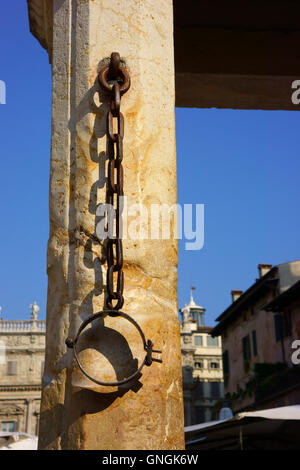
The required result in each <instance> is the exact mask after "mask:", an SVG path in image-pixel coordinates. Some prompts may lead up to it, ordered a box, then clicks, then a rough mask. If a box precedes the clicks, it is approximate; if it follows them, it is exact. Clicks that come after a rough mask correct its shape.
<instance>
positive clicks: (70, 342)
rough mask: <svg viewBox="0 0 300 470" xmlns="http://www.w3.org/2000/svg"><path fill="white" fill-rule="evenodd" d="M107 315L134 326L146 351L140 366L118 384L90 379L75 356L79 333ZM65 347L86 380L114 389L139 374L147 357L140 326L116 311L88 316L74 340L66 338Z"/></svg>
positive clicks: (144, 339)
mask: <svg viewBox="0 0 300 470" xmlns="http://www.w3.org/2000/svg"><path fill="white" fill-rule="evenodd" d="M107 315H110V316H112V317H122V318H125V319H126V320H128V321H129V322H130V323H132V325H134V326H135V327H136V328H137V330H138V332H139V333H140V336H141V338H142V341H143V346H144V349H145V351H147V354H146V356H145V358H144V360H143V362H142V364H141V365H140V367H139V368H138V369H137V370H136V371H135V372H134V373H133V374H132V375H130V376H129V377H127V378H126V379H123V380H119V381H118V382H102V381H101V380H97V379H95V378H94V377H91V376H90V375H89V374H88V373H87V372H86V371H85V370H84V368H83V366H82V365H81V363H80V361H79V358H78V354H77V349H76V343H77V341H78V338H79V336H80V334H81V332H82V331H83V330H84V329H85V327H86V326H87V325H88V324H89V323H91V322H92V321H94V320H97V319H98V318H104V317H106V316H107ZM66 345H67V346H68V348H73V351H74V357H75V359H76V362H77V364H78V367H79V369H80V370H81V372H82V373H83V374H84V375H85V376H86V377H87V378H88V379H90V380H91V381H92V382H95V383H96V384H98V385H104V386H110V387H114V386H118V385H123V384H126V383H127V382H129V381H130V380H132V379H134V378H135V377H136V376H137V375H138V374H139V373H140V371H141V370H142V368H143V367H144V365H145V364H146V362H147V357H148V346H147V342H146V338H145V335H144V333H143V331H142V329H141V327H140V325H139V324H138V323H137V322H136V321H135V320H134V319H133V318H131V317H130V316H129V315H127V313H124V312H121V311H116V310H102V311H101V312H98V313H95V314H94V315H90V316H89V317H88V318H87V319H86V320H84V321H83V322H82V324H81V325H80V327H79V329H78V332H77V334H76V336H75V339H74V340H72V339H71V338H67V339H66Z"/></svg>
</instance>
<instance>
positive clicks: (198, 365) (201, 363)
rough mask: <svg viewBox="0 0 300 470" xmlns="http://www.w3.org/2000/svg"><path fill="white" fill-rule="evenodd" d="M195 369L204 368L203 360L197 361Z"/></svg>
mask: <svg viewBox="0 0 300 470" xmlns="http://www.w3.org/2000/svg"><path fill="white" fill-rule="evenodd" d="M195 369H203V362H202V361H197V362H195Z"/></svg>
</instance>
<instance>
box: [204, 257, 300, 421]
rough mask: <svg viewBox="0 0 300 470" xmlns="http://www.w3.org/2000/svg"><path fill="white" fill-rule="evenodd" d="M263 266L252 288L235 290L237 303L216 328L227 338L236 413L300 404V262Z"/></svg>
mask: <svg viewBox="0 0 300 470" xmlns="http://www.w3.org/2000/svg"><path fill="white" fill-rule="evenodd" d="M258 269H259V275H260V276H259V278H258V279H256V282H255V283H254V284H253V285H252V286H251V287H249V289H247V290H246V292H242V291H237V290H233V291H232V304H231V305H230V306H229V307H228V308H227V309H226V310H225V311H224V312H223V313H222V314H221V315H220V316H219V317H218V318H217V321H218V322H219V323H218V325H217V326H216V327H215V328H214V329H213V331H212V334H213V335H214V336H215V337H217V336H221V337H222V348H223V368H224V383H225V396H226V398H229V399H230V400H231V407H232V409H233V411H235V412H238V411H242V410H245V409H261V408H271V407H277V406H286V405H293V404H298V403H300V367H299V364H297V361H295V360H293V355H294V356H295V354H294V353H296V351H295V349H294V346H295V344H294V341H295V340H299V339H300V261H299V260H297V261H293V262H290V263H284V264H280V265H278V266H274V267H272V266H271V265H269V264H260V265H259V266H258ZM299 346H300V345H299ZM299 346H298V348H299ZM299 358H300V354H299ZM298 362H300V361H298Z"/></svg>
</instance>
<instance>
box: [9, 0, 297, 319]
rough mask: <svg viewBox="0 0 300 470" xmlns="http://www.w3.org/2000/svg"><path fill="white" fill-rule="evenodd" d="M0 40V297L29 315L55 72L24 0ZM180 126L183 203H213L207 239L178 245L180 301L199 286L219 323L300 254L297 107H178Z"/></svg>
mask: <svg viewBox="0 0 300 470" xmlns="http://www.w3.org/2000/svg"><path fill="white" fill-rule="evenodd" d="M0 44H1V56H0V80H4V81H5V82H6V85H7V104H6V105H0V127H1V140H0V155H1V159H0V178H1V184H0V201H1V205H0V209H1V231H0V260H1V268H0V305H2V307H3V316H4V317H5V318H8V319H14V318H15V319H22V318H28V316H29V308H28V306H29V304H30V303H32V302H33V300H37V302H38V304H39V305H40V307H41V310H40V314H41V315H40V316H41V318H44V317H45V308H46V293H47V277H46V245H47V239H48V231H49V224H48V178H49V161H50V117H51V92H50V90H51V73H50V65H49V63H48V56H47V54H46V52H45V51H44V50H43V49H42V47H41V46H40V45H39V44H38V42H37V41H36V39H35V38H34V37H33V36H32V35H31V34H30V33H29V27H28V19H27V10H26V2H25V0H24V1H20V2H18V7H17V8H16V4H15V2H6V3H5V6H3V7H2V14H1V18H0ZM176 128H177V132H176V136H177V159H178V199H179V202H180V203H182V204H183V203H204V204H205V245H204V248H203V249H202V250H201V251H199V252H195V251H184V245H183V242H180V243H179V271H178V278H179V282H178V303H179V306H182V305H183V303H184V302H187V301H188V299H189V287H190V285H193V286H196V287H197V290H196V291H195V300H196V301H197V302H198V303H200V304H201V305H203V306H204V307H205V308H206V309H207V315H206V323H207V324H213V323H214V319H215V318H216V317H217V315H219V314H220V313H221V312H222V311H223V310H224V308H226V306H227V305H228V304H229V303H230V290H231V289H246V288H247V287H248V286H250V284H252V282H253V281H254V280H255V278H256V277H257V264H258V263H260V262H266V263H271V264H278V263H282V262H285V261H290V260H293V259H296V258H299V257H300V256H299V235H300V223H299V215H298V214H299V207H300V189H299V174H300V158H299V156H300V155H299V154H300V144H299V128H300V113H299V112H279V111H273V112H267V111H232V110H215V109H212V110H206V109H203V110H201V109H176ZM190 136H194V138H192V139H190Z"/></svg>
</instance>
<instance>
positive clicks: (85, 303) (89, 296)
mask: <svg viewBox="0 0 300 470" xmlns="http://www.w3.org/2000/svg"><path fill="white" fill-rule="evenodd" d="M42 3H43V2H42V1H41V0H34V1H33V2H29V16H30V24H31V31H32V32H33V33H34V34H35V35H36V36H37V37H38V39H39V40H40V42H41V43H42V45H44V46H45V47H47V49H48V51H49V54H50V60H51V62H52V74H53V90H52V93H53V102H52V143H51V170H50V238H49V243H48V261H47V271H48V279H49V282H48V304H47V335H46V361H45V373H44V377H43V391H42V404H41V419H40V434H39V448H40V449H109V450H113V449H182V448H184V430H183V403H182V384H181V353H180V332H179V321H178V315H177V295H176V290H177V242H176V241H174V240H150V239H149V240H129V239H127V240H124V243H123V245H124V274H125V289H124V297H125V304H124V307H123V310H124V311H125V312H126V313H128V314H129V315H131V316H132V317H133V318H134V319H135V320H137V321H138V322H139V324H140V325H141V327H142V329H143V330H144V332H145V335H146V337H147V338H151V339H152V340H153V342H154V347H155V348H157V349H162V350H163V353H162V359H163V364H158V363H154V364H153V365H152V366H151V367H149V368H147V367H146V368H144V369H143V371H142V376H141V377H140V378H139V382H138V383H135V384H134V385H132V386H131V388H129V389H128V388H127V389H126V388H116V387H115V388H110V389H105V388H104V387H99V386H96V385H95V384H93V383H92V382H91V381H89V380H88V379H86V378H85V377H84V376H83V375H82V373H81V372H80V371H79V370H78V369H77V368H76V367H75V365H74V362H73V355H72V354H73V353H72V351H71V350H67V348H66V346H65V339H66V337H67V336H74V333H75V331H76V330H77V328H78V326H79V325H80V324H81V322H82V321H83V320H84V319H85V318H86V317H87V316H89V315H91V314H92V313H96V312H98V311H100V310H102V309H103V305H104V291H105V264H101V261H100V260H101V244H99V243H98V242H97V240H96V239H95V237H94V236H93V235H94V234H95V227H96V223H97V217H96V208H97V205H99V204H101V203H103V202H104V200H105V171H106V164H107V162H106V155H105V148H106V137H105V116H106V112H107V109H108V103H107V101H106V99H105V97H103V96H102V94H101V93H100V95H99V96H100V97H99V96H98V91H99V88H98V85H97V81H96V77H97V70H98V69H99V63H100V65H101V63H103V60H104V59H106V58H108V57H109V56H110V54H111V52H114V51H118V52H119V53H120V55H121V58H122V59H123V60H124V61H125V64H126V67H127V68H128V70H129V72H130V75H131V82H132V86H131V88H130V90H129V91H128V92H127V94H126V95H125V96H124V97H123V98H122V103H121V110H122V112H123V114H124V118H125V138H124V161H123V167H124V191H125V195H127V196H128V205H130V204H133V203H143V204H145V206H146V207H147V208H150V204H151V203H156V204H160V203H167V204H169V205H171V204H174V203H176V197H177V196H176V193H177V191H176V153H175V122H174V60H173V22H172V15H173V11H172V1H171V0H164V1H163V2H159V1H157V0H144V1H138V2H137V1H136V0H122V1H120V0H53V11H52V10H51V9H48V10H47V11H46V9H43V8H42V6H43V5H42ZM33 4H35V5H34V9H33V8H32V9H31V10H30V8H31V5H33ZM39 8H40V10H39ZM45 15H46V16H47V18H46V19H45ZM51 15H52V16H51ZM43 16H44V18H43ZM41 18H42V19H41ZM42 20H43V21H42ZM45 25H46V26H45ZM42 28H45V29H44V30H43V31H42ZM51 38H53V40H52V39H51ZM105 322H106V320H105ZM91 331H92V333H91V334H87V337H86V338H87V341H86V343H85V346H86V348H87V349H85V350H83V351H81V353H80V358H81V360H82V362H83V364H84V366H85V367H86V368H87V369H88V371H89V372H90V373H93V375H94V376H96V377H97V378H98V379H101V378H102V379H103V380H110V381H112V380H116V378H117V377H118V374H119V373H120V374H121V375H122V372H124V370H123V371H122V367H123V366H122V364H123V362H124V360H125V359H126V354H127V356H128V348H129V351H130V353H131V354H132V360H136V359H139V360H141V359H142V358H143V356H144V352H143V349H142V345H141V340H140V338H139V336H138V334H137V332H136V331H135V330H134V328H133V327H132V326H131V325H130V324H126V321H125V320H122V319H119V318H115V319H111V318H110V319H109V320H108V323H105V332H106V333H107V334H103V324H101V322H99V324H98V325H94V326H93V328H92V330H91ZM89 333H90V332H89ZM101 335H102V336H101ZM121 335H122V336H121ZM101 341H103V343H101ZM124 342H125V343H124ZM124 344H126V347H124ZM103 345H104V346H103ZM102 346H103V347H104V349H105V348H107V349H106V352H107V354H106V355H105V354H104V355H103V354H102V353H103V350H102V349H101V348H102ZM97 348H98V350H97Z"/></svg>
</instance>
